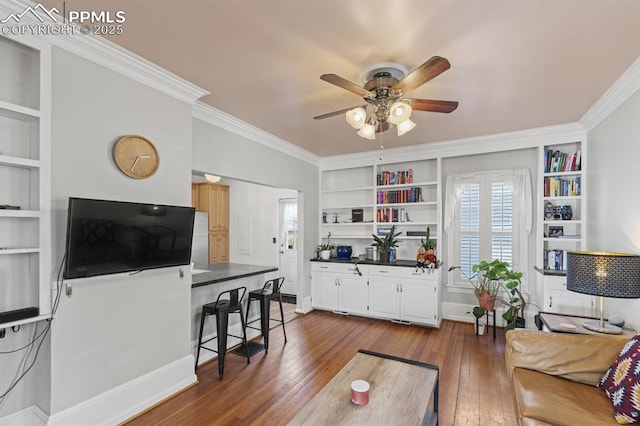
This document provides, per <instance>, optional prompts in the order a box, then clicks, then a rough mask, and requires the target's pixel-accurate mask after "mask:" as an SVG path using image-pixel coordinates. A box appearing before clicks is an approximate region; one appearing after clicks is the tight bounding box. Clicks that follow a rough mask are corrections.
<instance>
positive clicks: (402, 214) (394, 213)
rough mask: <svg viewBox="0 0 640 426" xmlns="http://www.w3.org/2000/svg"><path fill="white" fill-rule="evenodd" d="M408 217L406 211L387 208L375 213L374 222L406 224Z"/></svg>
mask: <svg viewBox="0 0 640 426" xmlns="http://www.w3.org/2000/svg"><path fill="white" fill-rule="evenodd" d="M408 221H409V215H408V214H407V211H406V209H404V208H396V207H387V208H384V209H378V210H377V211H376V222H380V223H384V222H408Z"/></svg>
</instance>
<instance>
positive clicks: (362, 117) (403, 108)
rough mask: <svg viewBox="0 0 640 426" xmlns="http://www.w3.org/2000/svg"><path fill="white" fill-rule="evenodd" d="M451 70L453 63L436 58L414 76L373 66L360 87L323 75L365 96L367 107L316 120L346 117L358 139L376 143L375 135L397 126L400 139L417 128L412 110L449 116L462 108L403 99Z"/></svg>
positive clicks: (390, 66) (388, 64) (395, 67)
mask: <svg viewBox="0 0 640 426" xmlns="http://www.w3.org/2000/svg"><path fill="white" fill-rule="evenodd" d="M450 67H451V64H450V63H449V61H448V60H447V59H445V58H442V57H440V56H433V57H432V58H430V59H429V60H427V61H426V62H425V63H423V64H422V65H420V66H419V67H418V68H416V69H415V70H413V71H411V73H409V74H407V68H406V67H404V66H402V65H400V64H396V63H391V62H385V63H381V64H375V65H372V66H370V67H368V68H366V69H365V70H363V72H362V73H361V74H360V80H361V81H362V84H363V86H358V85H357V84H355V83H352V82H350V81H349V80H346V79H344V78H342V77H340V76H338V75H336V74H323V75H321V76H320V79H321V80H324V81H326V82H327V83H331V84H334V85H336V86H338V87H341V88H343V89H346V90H348V91H350V92H352V93H355V94H356V95H360V96H362V98H363V99H364V102H365V104H363V105H359V106H356V107H351V108H346V109H341V110H339V111H334V112H330V113H327V114H322V115H318V116H316V117H313V118H314V119H315V120H322V119H325V118H329V117H334V116H336V115H340V114H343V113H345V115H346V119H347V122H348V123H349V124H350V125H351V126H352V127H353V128H354V129H358V135H360V136H362V137H363V138H367V139H375V134H376V133H380V132H384V131H386V130H388V129H389V128H390V127H391V124H395V125H396V126H397V128H398V135H399V136H400V135H403V134H404V133H406V132H408V131H409V130H411V129H413V128H414V127H415V123H414V122H413V121H411V119H410V118H409V117H410V116H411V112H412V110H417V111H429V112H444V113H449V112H451V111H454V110H455V109H456V108H457V107H458V102H455V101H437V100H431V99H411V98H403V96H404V95H405V93H407V92H408V91H410V90H412V89H415V88H416V87H418V86H421V85H423V84H424V83H426V82H427V81H429V80H431V79H433V78H435V77H437V76H438V75H440V74H442V73H443V72H445V71H446V70H448V69H449V68H450Z"/></svg>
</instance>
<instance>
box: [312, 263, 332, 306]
mask: <svg viewBox="0 0 640 426" xmlns="http://www.w3.org/2000/svg"><path fill="white" fill-rule="evenodd" d="M337 279H338V276H337V274H334V273H331V272H314V273H313V275H312V287H311V305H312V306H313V307H314V308H317V309H326V310H329V311H335V310H336V309H338V282H337Z"/></svg>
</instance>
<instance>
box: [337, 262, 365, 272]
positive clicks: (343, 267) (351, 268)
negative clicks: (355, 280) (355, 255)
mask: <svg viewBox="0 0 640 426" xmlns="http://www.w3.org/2000/svg"><path fill="white" fill-rule="evenodd" d="M336 266H337V267H338V268H337V271H338V272H339V273H341V274H356V275H357V273H356V265H354V264H353V263H349V264H338V265H336ZM367 268H368V266H365V265H358V269H359V270H360V273H361V274H362V275H367V273H368V269H367Z"/></svg>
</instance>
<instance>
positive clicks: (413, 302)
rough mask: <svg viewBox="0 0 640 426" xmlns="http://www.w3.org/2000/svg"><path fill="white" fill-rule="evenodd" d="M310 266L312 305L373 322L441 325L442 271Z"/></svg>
mask: <svg viewBox="0 0 640 426" xmlns="http://www.w3.org/2000/svg"><path fill="white" fill-rule="evenodd" d="M354 269H355V267H354V266H353V265H351V264H349V265H345V264H336V263H331V262H322V263H320V262H312V267H311V270H312V274H313V280H312V286H313V288H312V299H313V300H312V305H313V307H314V308H316V309H324V310H333V311H339V312H344V313H349V314H357V315H363V316H368V317H374V318H384V319H391V320H395V321H406V322H415V323H420V324H426V325H432V326H436V327H437V326H439V325H440V295H439V288H440V282H441V277H442V275H441V270H439V269H437V270H430V271H429V270H422V269H416V268H415V267H405V266H387V265H359V269H360V272H361V273H362V276H359V275H357V274H356V273H355V271H354Z"/></svg>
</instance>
